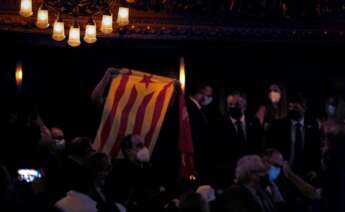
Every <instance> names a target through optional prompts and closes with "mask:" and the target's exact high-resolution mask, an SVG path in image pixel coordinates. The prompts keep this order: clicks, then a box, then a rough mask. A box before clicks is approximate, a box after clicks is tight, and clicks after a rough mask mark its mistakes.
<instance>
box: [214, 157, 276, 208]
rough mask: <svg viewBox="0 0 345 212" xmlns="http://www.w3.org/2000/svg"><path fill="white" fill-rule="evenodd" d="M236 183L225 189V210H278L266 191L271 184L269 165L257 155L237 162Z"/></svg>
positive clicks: (222, 202) (223, 201) (222, 203)
mask: <svg viewBox="0 0 345 212" xmlns="http://www.w3.org/2000/svg"><path fill="white" fill-rule="evenodd" d="M235 181H236V182H237V183H236V184H235V185H232V186H231V187H229V188H228V189H226V190H225V192H224V193H223V196H222V201H221V205H222V206H221V207H222V211H224V212H274V211H277V210H276V208H275V206H274V204H273V202H272V200H271V198H270V196H269V195H268V193H267V192H265V190H264V189H265V188H267V186H268V184H269V179H268V176H267V167H266V166H265V164H264V163H263V161H262V159H261V158H260V157H259V156H257V155H246V156H243V157H242V158H241V159H240V160H239V161H238V163H237V167H236V179H235Z"/></svg>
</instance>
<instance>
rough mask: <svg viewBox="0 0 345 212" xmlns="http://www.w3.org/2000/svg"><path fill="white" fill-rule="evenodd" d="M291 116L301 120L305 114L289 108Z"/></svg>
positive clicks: (293, 118)
mask: <svg viewBox="0 0 345 212" xmlns="http://www.w3.org/2000/svg"><path fill="white" fill-rule="evenodd" d="M288 115H289V118H290V119H292V120H296V121H298V120H300V119H301V118H302V117H303V114H302V113H301V112H299V111H298V110H289V114H288Z"/></svg>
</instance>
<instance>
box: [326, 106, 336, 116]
mask: <svg viewBox="0 0 345 212" xmlns="http://www.w3.org/2000/svg"><path fill="white" fill-rule="evenodd" d="M336 111H337V108H336V107H335V106H334V105H331V104H328V105H326V112H327V114H328V115H334V114H335V112H336Z"/></svg>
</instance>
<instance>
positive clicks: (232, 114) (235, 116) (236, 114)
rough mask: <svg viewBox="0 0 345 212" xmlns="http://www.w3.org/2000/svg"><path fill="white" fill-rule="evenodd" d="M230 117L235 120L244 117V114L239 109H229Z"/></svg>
mask: <svg viewBox="0 0 345 212" xmlns="http://www.w3.org/2000/svg"><path fill="white" fill-rule="evenodd" d="M228 115H229V116H230V117H232V118H233V119H239V118H241V117H242V115H243V113H242V110H241V108H239V107H229V108H228Z"/></svg>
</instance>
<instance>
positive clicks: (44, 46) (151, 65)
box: [0, 32, 345, 138]
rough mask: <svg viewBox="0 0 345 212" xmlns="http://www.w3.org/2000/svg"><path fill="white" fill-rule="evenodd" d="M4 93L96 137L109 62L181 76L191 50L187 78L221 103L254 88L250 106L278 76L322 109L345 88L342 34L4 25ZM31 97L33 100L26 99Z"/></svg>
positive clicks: (0, 39)
mask: <svg viewBox="0 0 345 212" xmlns="http://www.w3.org/2000/svg"><path fill="white" fill-rule="evenodd" d="M0 44H1V50H0V51H1V57H0V70H1V75H0V88H1V89H0V97H1V105H2V106H3V107H4V109H3V110H2V111H3V112H5V113H7V114H8V113H9V112H11V111H14V110H16V109H17V108H18V107H26V105H25V104H27V103H28V102H30V104H32V103H33V104H35V105H37V108H38V111H39V114H40V115H41V117H42V119H43V121H44V122H45V123H46V124H47V125H48V127H51V126H60V127H62V128H63V129H64V130H65V132H66V135H67V137H69V138H71V137H74V136H77V135H86V136H90V137H93V136H94V134H95V132H96V130H97V127H98V124H99V118H100V115H101V110H102V109H101V108H97V107H95V106H94V105H92V103H91V101H90V94H91V92H92V90H93V88H94V87H95V85H96V84H97V82H98V81H99V80H100V79H101V77H102V75H103V74H104V72H105V70H106V68H107V67H109V66H116V67H128V68H132V69H138V70H142V71H146V72H151V73H156V74H161V75H166V76H174V75H175V76H177V73H178V64H179V58H180V57H181V56H184V57H185V62H186V69H187V85H189V86H190V85H192V84H193V83H195V82H197V81H206V82H209V83H211V84H212V85H213V87H214V88H215V93H216V101H215V102H214V103H213V106H214V107H215V108H217V107H220V106H222V103H221V102H222V101H220V100H222V99H223V98H222V97H223V96H224V95H225V94H226V93H227V92H228V91H230V90H234V89H240V90H242V91H244V92H246V93H247V95H248V101H249V112H254V111H255V110H256V109H257V107H258V106H259V104H261V103H262V102H263V100H264V98H265V89H266V88H267V86H268V85H269V84H270V83H272V82H278V83H282V84H283V85H285V87H286V89H287V91H288V93H293V92H296V91H303V92H304V94H305V96H306V97H307V99H308V105H309V108H310V110H311V111H313V112H314V113H317V112H319V110H320V108H321V107H320V103H321V102H322V101H323V98H324V96H325V95H326V94H328V93H329V92H333V91H336V92H338V93H339V94H341V95H343V94H344V91H345V81H344V79H345V74H344V71H343V70H345V69H344V68H345V63H344V59H343V58H344V57H345V55H344V50H343V49H344V47H345V45H344V43H343V42H342V41H339V40H338V41H336V42H332V41H329V40H328V41H327V42H322V41H318V42H308V41H298V40H297V41H296V40H295V41H279V42H273V41H263V40H262V41H260V40H257V41H241V40H238V41H221V40H218V41H206V40H194V41H188V40H184V41H178V40H175V41H172V40H170V41H168V40H166V41H164V40H161V41H153V40H112V41H111V42H110V41H107V40H104V39H102V38H100V39H99V41H98V43H97V44H94V45H85V44H82V46H81V47H78V48H70V47H67V46H65V44H59V43H56V42H55V41H53V40H51V38H50V37H49V36H48V35H26V34H19V33H4V32H0ZM18 60H21V61H22V64H23V69H24V83H23V88H22V91H21V94H20V95H19V94H18V92H17V91H16V85H15V78H14V73H15V66H16V62H17V61H18ZM19 99H25V101H24V102H25V103H22V102H21V103H18V102H19Z"/></svg>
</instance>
